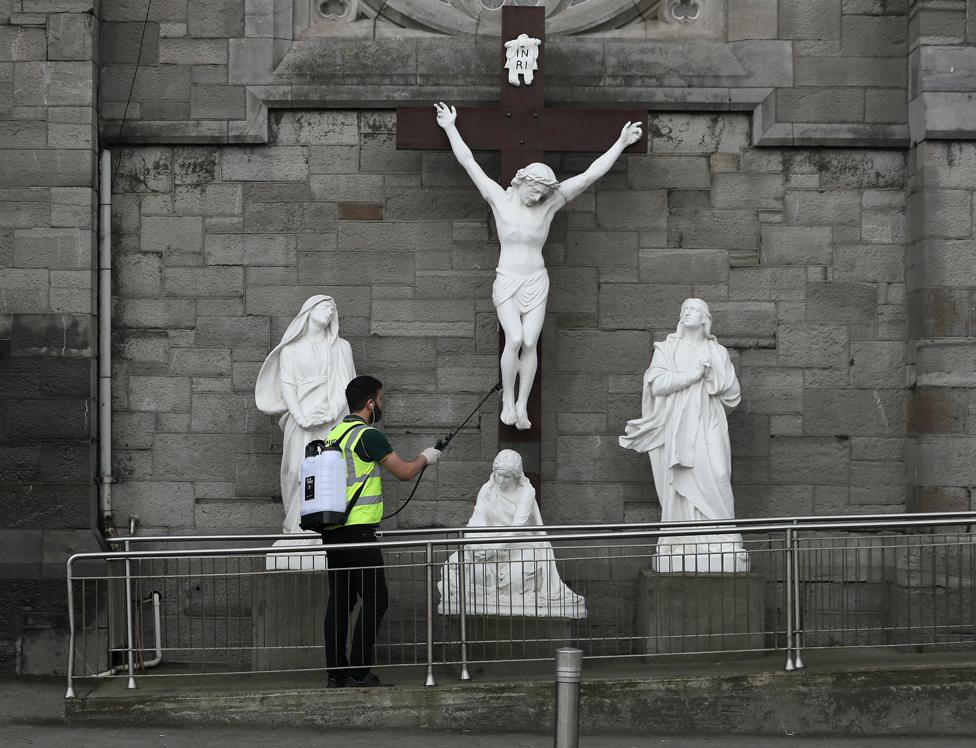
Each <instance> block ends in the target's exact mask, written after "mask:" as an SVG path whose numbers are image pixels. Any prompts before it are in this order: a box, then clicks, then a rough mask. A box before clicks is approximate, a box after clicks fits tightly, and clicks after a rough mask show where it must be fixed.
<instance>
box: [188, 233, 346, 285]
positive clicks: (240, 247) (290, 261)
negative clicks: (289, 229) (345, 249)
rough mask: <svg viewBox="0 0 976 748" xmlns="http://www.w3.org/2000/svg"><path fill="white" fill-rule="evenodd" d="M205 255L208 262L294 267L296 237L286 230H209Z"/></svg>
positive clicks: (205, 240) (204, 246)
mask: <svg viewBox="0 0 976 748" xmlns="http://www.w3.org/2000/svg"><path fill="white" fill-rule="evenodd" d="M203 256H204V259H205V260H206V263H207V264H208V265H249V266H265V265H268V266H284V267H291V266H293V265H295V262H296V251H295V237H294V236H288V235H285V234H207V236H206V237H205V238H204V243H203ZM334 277H335V276H333V278H334Z"/></svg>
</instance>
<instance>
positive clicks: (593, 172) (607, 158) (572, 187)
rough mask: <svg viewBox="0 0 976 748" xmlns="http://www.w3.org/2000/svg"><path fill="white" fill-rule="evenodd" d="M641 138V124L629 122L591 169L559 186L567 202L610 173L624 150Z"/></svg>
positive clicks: (591, 165)
mask: <svg viewBox="0 0 976 748" xmlns="http://www.w3.org/2000/svg"><path fill="white" fill-rule="evenodd" d="M640 136H641V126H640V123H639V122H628V123H627V124H626V125H624V127H623V129H622V130H621V131H620V137H619V138H617V141H616V142H615V143H614V144H613V145H612V146H610V149H609V150H608V151H607V152H606V153H604V154H603V155H602V156H600V157H599V158H598V159H597V160H596V161H594V162H593V163H592V164H590V168H589V169H587V170H586V171H584V172H583V173H582V174H580V175H578V176H575V177H571V178H570V179H567V180H566V181H565V182H563V183H561V184H560V185H559V192H560V193H562V196H563V198H565V200H566V202H569V201H570V200H573V199H574V198H576V197H579V196H580V195H581V194H582V193H583V191H584V190H586V188H587V187H589V186H590V185H591V184H593V183H594V182H595V181H596V180H598V179H599V178H600V177H602V176H603V175H604V174H606V173H607V172H608V171H610V167H611V166H613V165H614V162H616V160H617V159H618V158H620V154H621V153H623V152H624V149H625V148H626V147H627V146H629V145H633V144H634V143H636V142H637V140H638V139H639V138H640Z"/></svg>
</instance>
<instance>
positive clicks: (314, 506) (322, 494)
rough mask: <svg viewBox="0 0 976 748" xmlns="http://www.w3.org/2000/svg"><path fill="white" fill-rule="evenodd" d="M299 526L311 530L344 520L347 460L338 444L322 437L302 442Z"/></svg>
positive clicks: (341, 522) (340, 522)
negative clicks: (325, 440) (301, 490)
mask: <svg viewBox="0 0 976 748" xmlns="http://www.w3.org/2000/svg"><path fill="white" fill-rule="evenodd" d="M301 480H302V489H303V493H302V505H301V508H300V510H299V512H300V514H301V523H300V524H301V527H302V529H303V530H314V529H317V528H318V527H319V526H322V525H336V524H343V523H344V522H345V521H346V460H345V458H344V457H343V455H342V449H341V448H340V447H339V444H338V443H336V442H334V443H332V444H330V445H328V446H326V444H325V442H324V441H322V440H321V439H316V440H315V441H312V442H309V443H308V444H307V445H306V446H305V459H304V460H302V468H301Z"/></svg>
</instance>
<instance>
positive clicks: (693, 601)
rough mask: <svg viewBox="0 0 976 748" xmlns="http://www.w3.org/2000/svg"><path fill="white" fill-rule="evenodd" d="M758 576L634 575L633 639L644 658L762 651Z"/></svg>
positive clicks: (762, 607)
mask: <svg viewBox="0 0 976 748" xmlns="http://www.w3.org/2000/svg"><path fill="white" fill-rule="evenodd" d="M765 611H766V606H765V580H764V579H763V576H762V575H760V574H743V573H727V574H703V573H699V574H677V573H668V574H662V573H658V572H654V571H651V570H643V571H641V572H640V576H639V578H638V583H637V635H638V637H640V642H639V644H641V645H643V646H642V648H643V651H644V652H646V653H647V654H649V655H656V654H681V653H694V652H721V651H724V650H755V651H757V652H761V651H762V650H763V649H764V648H765V640H766V634H765V630H766V625H765V615H766V613H765Z"/></svg>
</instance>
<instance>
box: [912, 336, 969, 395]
mask: <svg viewBox="0 0 976 748" xmlns="http://www.w3.org/2000/svg"><path fill="white" fill-rule="evenodd" d="M974 351H976V344H974V343H973V340H972V339H971V338H967V339H957V340H952V339H949V340H936V341H922V342H918V343H916V351H915V370H916V375H917V378H918V384H920V385H928V386H933V387H973V386H976V370H974V368H973V366H972V362H973V355H974Z"/></svg>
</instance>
